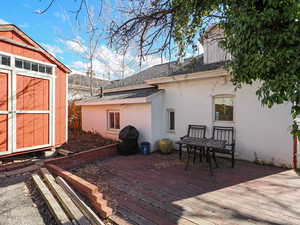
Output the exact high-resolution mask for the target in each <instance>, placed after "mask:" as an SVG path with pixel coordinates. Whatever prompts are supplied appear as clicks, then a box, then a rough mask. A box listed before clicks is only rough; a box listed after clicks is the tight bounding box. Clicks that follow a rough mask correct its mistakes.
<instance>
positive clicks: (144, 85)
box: [103, 84, 153, 93]
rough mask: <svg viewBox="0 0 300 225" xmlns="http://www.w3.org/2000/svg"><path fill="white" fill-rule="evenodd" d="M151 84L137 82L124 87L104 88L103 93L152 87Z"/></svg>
mask: <svg viewBox="0 0 300 225" xmlns="http://www.w3.org/2000/svg"><path fill="white" fill-rule="evenodd" d="M152 87H153V86H152V85H149V84H137V85H130V86H125V87H119V88H110V89H104V91H103V92H104V93H111V92H118V91H128V90H137V89H144V88H152Z"/></svg>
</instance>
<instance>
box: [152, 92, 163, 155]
mask: <svg viewBox="0 0 300 225" xmlns="http://www.w3.org/2000/svg"><path fill="white" fill-rule="evenodd" d="M163 96H164V93H163V92H162V93H159V94H158V95H156V96H154V97H153V98H152V101H151V128H152V129H151V132H152V139H151V144H152V150H156V149H157V141H158V140H160V139H161V138H162V136H163V134H164V131H165V130H163V126H162V124H164V118H163V108H164V107H163V106H164V101H163V100H164V98H163Z"/></svg>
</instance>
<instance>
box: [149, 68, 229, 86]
mask: <svg viewBox="0 0 300 225" xmlns="http://www.w3.org/2000/svg"><path fill="white" fill-rule="evenodd" d="M225 76H229V73H228V72H227V71H226V70H225V69H218V70H210V71H201V72H195V73H186V74H181V75H176V76H170V77H160V78H155V79H151V80H146V83H147V84H151V85H155V84H164V83H173V82H180V81H187V80H198V79H208V78H214V77H225Z"/></svg>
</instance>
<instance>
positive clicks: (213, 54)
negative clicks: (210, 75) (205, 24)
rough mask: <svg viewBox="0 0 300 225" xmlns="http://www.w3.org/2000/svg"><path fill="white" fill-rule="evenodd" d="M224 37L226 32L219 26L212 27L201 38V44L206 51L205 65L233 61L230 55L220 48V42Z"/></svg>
mask: <svg viewBox="0 0 300 225" xmlns="http://www.w3.org/2000/svg"><path fill="white" fill-rule="evenodd" d="M223 37H224V31H223V29H222V28H220V26H219V24H214V25H212V26H211V27H209V28H208V29H207V30H206V31H205V32H204V34H203V36H202V38H201V44H202V45H203V50H204V53H203V63H204V64H210V63H217V62H222V61H228V60H230V59H231V56H230V54H229V53H228V52H226V51H225V50H224V49H222V48H221V47H220V46H219V42H220V41H221V40H222V38H223Z"/></svg>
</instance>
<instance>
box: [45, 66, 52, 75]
mask: <svg viewBox="0 0 300 225" xmlns="http://www.w3.org/2000/svg"><path fill="white" fill-rule="evenodd" d="M46 73H48V74H52V67H50V66H46Z"/></svg>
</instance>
